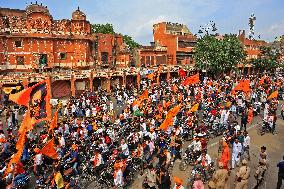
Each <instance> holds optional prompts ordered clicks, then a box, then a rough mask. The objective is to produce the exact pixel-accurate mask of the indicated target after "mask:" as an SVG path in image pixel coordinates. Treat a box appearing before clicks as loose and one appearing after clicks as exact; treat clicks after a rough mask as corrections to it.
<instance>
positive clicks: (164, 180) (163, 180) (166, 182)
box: [158, 167, 171, 189]
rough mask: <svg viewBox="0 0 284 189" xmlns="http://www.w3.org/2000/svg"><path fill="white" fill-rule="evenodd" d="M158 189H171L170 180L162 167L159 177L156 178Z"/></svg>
mask: <svg viewBox="0 0 284 189" xmlns="http://www.w3.org/2000/svg"><path fill="white" fill-rule="evenodd" d="M158 182H159V189H170V188H171V178H170V175H169V173H168V172H167V170H166V169H165V168H164V167H162V168H161V171H160V175H159V177H158Z"/></svg>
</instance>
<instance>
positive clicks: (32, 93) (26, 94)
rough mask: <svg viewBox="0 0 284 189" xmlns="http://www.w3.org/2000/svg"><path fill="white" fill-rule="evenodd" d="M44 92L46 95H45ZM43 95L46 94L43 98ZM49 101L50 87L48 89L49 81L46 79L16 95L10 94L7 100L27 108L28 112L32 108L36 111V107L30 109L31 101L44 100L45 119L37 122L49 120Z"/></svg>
mask: <svg viewBox="0 0 284 189" xmlns="http://www.w3.org/2000/svg"><path fill="white" fill-rule="evenodd" d="M45 92H46V93H45ZM43 94H46V95H45V96H44V95H43ZM42 98H43V99H42ZM50 99H51V87H50V80H49V79H46V80H43V81H41V82H39V83H37V84H35V85H33V86H32V87H29V88H27V89H24V90H22V91H20V92H18V93H16V94H11V95H10V96H9V100H11V101H13V102H15V103H17V104H19V105H23V106H26V107H28V109H29V110H31V108H34V110H36V109H37V108H40V107H39V106H38V107H32V106H31V105H32V103H33V102H31V101H36V100H37V101H38V100H39V101H42V100H44V101H45V102H46V103H45V112H46V117H45V118H41V119H39V120H37V121H38V122H39V121H42V120H50V119H51V105H50Z"/></svg>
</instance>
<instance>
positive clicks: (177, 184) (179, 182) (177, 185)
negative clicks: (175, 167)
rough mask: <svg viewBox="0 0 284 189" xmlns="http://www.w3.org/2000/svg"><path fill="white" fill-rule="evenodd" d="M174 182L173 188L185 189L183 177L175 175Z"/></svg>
mask: <svg viewBox="0 0 284 189" xmlns="http://www.w3.org/2000/svg"><path fill="white" fill-rule="evenodd" d="M174 182H175V185H174V187H173V189H185V188H184V187H183V186H182V183H183V181H182V179H180V178H178V177H174Z"/></svg>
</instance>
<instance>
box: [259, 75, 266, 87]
mask: <svg viewBox="0 0 284 189" xmlns="http://www.w3.org/2000/svg"><path fill="white" fill-rule="evenodd" d="M265 78H266V76H262V77H261V79H260V80H259V84H260V85H263V84H264V81H265Z"/></svg>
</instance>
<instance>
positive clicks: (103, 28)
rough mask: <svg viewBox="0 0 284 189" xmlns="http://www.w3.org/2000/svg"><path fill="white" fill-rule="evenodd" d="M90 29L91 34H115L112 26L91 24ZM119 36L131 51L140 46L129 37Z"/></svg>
mask: <svg viewBox="0 0 284 189" xmlns="http://www.w3.org/2000/svg"><path fill="white" fill-rule="evenodd" d="M91 28H92V33H102V34H115V33H116V32H115V31H114V28H113V25H112V24H109V23H107V24H92V25H91ZM120 35H122V37H123V41H124V43H125V44H127V46H128V47H129V49H130V50H131V51H132V50H134V49H135V48H137V47H139V46H140V45H139V44H138V43H137V42H135V41H134V40H133V39H132V37H130V36H129V35H123V34H120Z"/></svg>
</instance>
